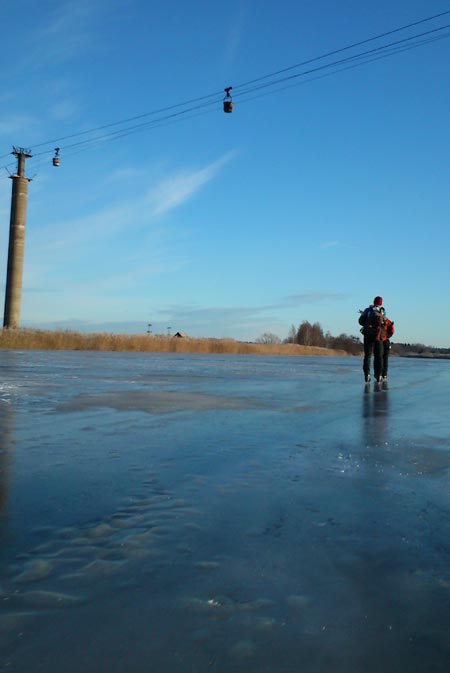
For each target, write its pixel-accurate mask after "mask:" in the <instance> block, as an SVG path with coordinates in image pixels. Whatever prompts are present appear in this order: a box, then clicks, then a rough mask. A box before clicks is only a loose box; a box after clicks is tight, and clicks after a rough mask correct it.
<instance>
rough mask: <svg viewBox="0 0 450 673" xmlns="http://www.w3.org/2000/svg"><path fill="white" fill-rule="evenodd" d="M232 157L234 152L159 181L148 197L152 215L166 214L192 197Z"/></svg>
mask: <svg viewBox="0 0 450 673" xmlns="http://www.w3.org/2000/svg"><path fill="white" fill-rule="evenodd" d="M234 156H235V153H234V152H228V153H227V154H225V156H223V157H222V158H221V159H218V160H217V161H214V162H213V163H212V164H209V165H208V166H205V167H204V168H200V169H197V170H192V171H186V170H185V171H180V172H179V173H178V174H176V175H173V176H172V177H170V178H167V179H165V180H163V181H161V182H160V183H159V184H158V185H156V187H154V188H153V189H152V190H151V191H150V193H149V195H148V201H149V203H150V204H151V208H152V212H153V215H162V214H164V213H167V212H168V211H170V210H172V209H173V208H177V207H178V206H180V205H181V204H182V203H184V202H185V201H187V200H188V199H190V198H191V197H193V196H194V194H196V193H197V192H198V191H200V189H201V188H202V187H204V186H205V185H206V184H207V183H208V182H210V181H211V180H212V179H213V178H215V177H216V175H217V174H218V173H219V172H220V170H221V169H222V168H223V167H224V166H225V164H227V163H228V162H229V161H230V160H231V159H232V158H233V157H234Z"/></svg>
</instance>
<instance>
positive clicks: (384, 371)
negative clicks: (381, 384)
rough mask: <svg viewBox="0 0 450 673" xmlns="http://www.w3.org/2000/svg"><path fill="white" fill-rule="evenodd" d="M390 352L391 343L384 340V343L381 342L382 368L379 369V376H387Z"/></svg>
mask: <svg viewBox="0 0 450 673" xmlns="http://www.w3.org/2000/svg"><path fill="white" fill-rule="evenodd" d="M390 350H391V342H390V341H389V339H386V341H383V366H382V367H381V376H387V375H388V366H389V351H390Z"/></svg>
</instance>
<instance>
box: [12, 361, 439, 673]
mask: <svg viewBox="0 0 450 673" xmlns="http://www.w3.org/2000/svg"><path fill="white" fill-rule="evenodd" d="M449 367H450V363H449V362H448V361H429V360H426V361H425V360H408V359H400V358H392V359H391V362H390V380H389V385H388V387H387V388H386V387H381V389H378V388H377V387H376V386H374V385H373V384H371V385H370V386H368V387H367V386H365V385H364V381H363V373H362V361H361V359H360V358H351V357H348V358H345V357H344V358H328V357H324V358H316V357H313V358H306V357H303V358H297V357H295V358H294V357H291V358H285V357H263V356H235V355H230V356H227V355H215V356H212V355H186V354H177V353H172V354H151V353H149V354H136V353H129V354H121V353H95V352H89V353H83V352H31V351H30V352H28V351H25V352H14V351H2V352H0V379H1V385H0V651H1V653H2V654H1V660H0V670H11V671H31V670H33V671H52V670H64V671H65V673H79V671H83V673H91V672H92V673H94V672H95V673H98V671H101V670H105V671H108V673H123V671H132V672H133V673H147V672H148V671H149V670H151V671H152V673H163V672H164V673H180V672H183V673H184V672H185V671H186V672H189V671H193V672H194V671H195V673H202V672H203V671H216V672H217V673H228V672H230V673H241V671H242V673H244V671H245V673H269V672H270V673H286V672H287V671H300V670H301V671H302V673H322V671H323V672H328V671H333V673H348V672H349V671H350V672H355V673H358V672H359V671H364V673H378V672H379V671H383V673H423V671H433V673H441V672H442V673H443V672H444V671H447V668H448V661H449V660H450V644H449V640H448V632H449V626H450V571H449V565H448V558H449V551H450V549H449V542H448V541H449V539H450V534H449V533H450V519H449V501H450V495H449V494H450V490H449V485H450V484H449V482H450V419H449V414H448V390H449V383H450V369H449ZM87 644H88V646H87Z"/></svg>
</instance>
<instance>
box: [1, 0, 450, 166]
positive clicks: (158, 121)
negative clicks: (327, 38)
mask: <svg viewBox="0 0 450 673" xmlns="http://www.w3.org/2000/svg"><path fill="white" fill-rule="evenodd" d="M447 14H450V10H449V11H446V12H441V13H440V14H435V15H433V16H430V17H426V18H424V19H420V20H419V21H415V22H413V23H409V24H407V25H404V26H400V27H398V28H395V29H393V30H390V31H386V32H384V33H380V34H379V35H376V36H373V37H370V38H367V39H365V40H361V41H359V42H355V43H353V44H350V45H347V46H345V47H341V48H340V49H335V50H333V51H330V52H327V53H326V54H321V55H320V56H317V57H314V58H312V59H308V60H307V61H303V62H301V63H297V64H295V65H292V66H289V67H287V68H283V69H281V70H277V71H274V72H272V73H269V74H266V75H263V76H261V77H258V78H255V79H252V80H248V81H247V82H244V83H242V84H239V85H237V86H235V87H233V91H234V96H235V97H236V96H238V97H246V98H244V100H253V99H254V98H257V97H258V95H257V96H252V97H251V98H248V97H247V96H248V94H251V93H253V92H255V91H260V90H261V89H267V88H269V87H275V86H278V85H280V84H282V83H284V82H287V81H290V80H294V79H298V78H300V77H305V76H306V75H310V74H313V73H316V72H319V71H322V70H326V69H329V68H333V67H337V68H338V69H337V70H334V71H333V72H331V73H325V74H324V75H323V76H328V75H330V74H335V73H337V72H340V71H341V70H344V69H348V68H349V67H354V66H352V65H347V67H344V68H341V67H340V66H341V65H344V64H349V63H350V64H351V63H352V62H353V61H359V62H358V63H357V64H356V65H364V64H366V63H370V62H373V61H374V60H378V58H386V57H387V56H390V55H393V54H395V53H400V52H402V51H406V50H408V49H412V48H415V47H418V46H421V45H423V44H428V43H430V42H432V41H435V39H441V38H444V37H448V35H445V36H439V38H438V37H436V36H435V35H434V34H435V33H437V32H439V31H442V30H444V29H446V28H449V27H450V24H447V25H445V26H441V27H438V28H434V29H431V30H429V31H424V32H422V33H419V34H416V35H412V36H409V37H406V38H403V39H401V40H396V41H394V42H390V43H387V44H384V45H381V46H379V47H375V48H373V49H369V50H366V51H363V52H360V53H357V54H353V55H351V56H348V57H345V58H342V59H338V60H336V61H332V62H329V63H326V64H323V65H320V66H317V67H315V68H310V69H308V70H304V71H302V72H300V73H295V74H291V75H288V76H286V77H279V78H277V79H272V80H270V81H269V82H264V83H262V84H258V85H257V86H253V87H252V86H251V85H252V84H257V83H258V82H263V81H264V80H266V79H269V78H271V77H276V75H278V74H282V73H284V72H288V71H291V70H294V69H296V68H299V67H301V66H303V65H306V64H311V63H313V62H317V61H319V60H322V59H324V58H327V57H330V56H332V55H336V54H338V53H341V52H344V51H346V50H350V49H354V48H355V47H357V46H361V45H363V44H367V43H368V42H372V41H374V40H377V39H381V38H383V37H386V36H388V35H392V34H394V33H398V32H400V31H402V30H406V29H408V28H411V27H414V26H417V25H419V24H423V23H425V22H427V21H431V20H433V19H436V18H439V17H442V16H445V15H447ZM428 35H434V38H435V39H434V38H431V39H429V40H421V41H419V40H418V38H421V37H425V36H428ZM413 40H415V42H412V41H413ZM408 42H412V43H411V44H409V45H406V46H405V43H408ZM376 54H377V55H376ZM374 55H376V56H375V57H374V58H372V56H374ZM355 67H356V66H355ZM319 77H320V76H319ZM319 77H317V78H310V79H308V80H304V81H305V82H306V81H311V79H318V78H319ZM298 83H303V82H298ZM246 86H247V87H250V88H247V89H245V88H244V90H243V91H239V90H238V91H237V93H236V89H239V88H241V87H246ZM285 88H290V87H283V88H280V87H279V86H278V88H277V89H276V91H275V92H271V93H276V92H277V91H281V90H283V89H285ZM262 95H265V94H259V96H262ZM219 96H220V97H222V96H223V93H222V92H215V93H211V94H207V95H205V96H198V97H195V98H191V99H189V100H187V101H185V102H182V103H176V104H174V105H170V106H166V107H162V108H159V109H157V110H153V111H150V112H145V113H142V114H139V115H135V116H133V117H129V118H127V119H123V120H119V121H116V122H111V123H109V124H103V125H101V126H97V127H94V128H91V129H87V130H84V131H80V132H78V133H71V134H68V135H65V136H61V137H59V138H55V139H53V140H48V141H45V142H42V143H39V144H37V145H34V147H44V146H46V145H50V144H52V145H54V144H55V143H59V142H60V141H62V140H69V139H72V138H73V139H75V138H80V137H81V136H86V135H88V134H91V135H92V134H93V133H98V132H100V131H103V130H106V129H112V128H113V127H118V126H122V128H118V129H116V130H114V131H109V132H108V133H105V134H101V135H97V136H94V137H93V138H87V139H84V140H79V141H78V142H75V143H70V144H68V145H66V146H64V150H65V151H67V150H70V149H73V148H78V151H81V150H82V149H90V148H91V147H92V146H93V145H97V144H99V143H102V142H106V141H108V140H115V139H118V138H121V137H124V136H127V135H130V134H131V133H135V132H138V131H139V130H142V129H144V128H150V127H151V128H153V127H156V126H161V125H164V123H173V122H174V121H178V120H180V119H181V117H182V116H183V115H186V114H188V113H192V112H194V111H196V110H198V109H199V108H207V107H210V106H212V105H216V104H217V103H218V102H219V101H220V100H221V98H220V99H219ZM201 101H203V102H201ZM242 102H243V101H242ZM193 103H201V104H200V105H194V106H192V104H193ZM187 105H189V106H190V107H187V108H186V107H185V106H187ZM177 108H185V109H181V110H178V111H177V112H170V111H172V110H176V109H177ZM164 112H170V114H167V115H163V116H161V117H157V115H159V114H162V113H164ZM203 113H204V112H202V113H200V114H203ZM150 116H153V117H155V119H151V120H148V121H143V122H141V123H139V124H135V125H132V126H125V127H124V124H127V123H129V122H132V121H137V120H139V119H144V118H146V117H150ZM193 116H197V114H192V115H190V117H193ZM190 117H189V118H190ZM78 151H77V153H78ZM52 152H53V149H52V150H43V151H42V152H39V153H37V154H35V155H34V156H35V157H38V156H42V155H46V154H47V155H48V154H50V153H52ZM5 156H8V154H6V155H3V156H2V157H0V158H3V157H5ZM11 165H13V164H8V165H7V166H4V167H3V168H6V169H7V168H8V167H9V166H11Z"/></svg>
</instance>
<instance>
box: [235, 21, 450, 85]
mask: <svg viewBox="0 0 450 673" xmlns="http://www.w3.org/2000/svg"><path fill="white" fill-rule="evenodd" d="M446 14H450V10H448V11H445V12H441V13H440V14H434V15H433V16H427V17H426V18H425V19H420V20H419V21H414V22H413V23H408V24H406V25H404V26H400V27H399V28H394V29H393V30H388V31H386V32H385V33H380V34H379V35H374V36H373V37H368V38H366V39H365V40H360V41H359V42H354V43H353V44H349V45H347V46H346V47H341V48H340V49H334V50H333V51H329V52H327V53H326V54H321V55H320V56H315V57H314V58H310V59H308V60H306V61H302V62H301V63H296V64H295V65H290V66H288V67H287V68H282V69H281V70H276V71H275V72H271V73H269V74H268V75H262V76H261V77H257V78H256V79H251V80H249V81H247V82H242V83H241V84H239V85H237V86H247V85H248V84H254V83H255V82H260V81H262V80H263V79H267V78H268V77H273V76H274V75H280V74H281V73H283V72H288V71H289V70H294V68H300V67H301V66H303V65H309V64H310V63H314V62H316V61H320V60H321V59H323V58H328V57H330V56H335V55H336V54H340V53H342V52H343V51H347V50H348V49H354V48H355V47H361V46H362V45H363V44H367V43H368V42H373V41H374V40H380V39H381V38H382V37H387V36H388V35H393V34H394V33H399V32H400V31H402V30H407V29H408V28H413V27H414V26H418V25H419V24H421V23H426V22H427V21H432V20H433V19H438V18H440V17H441V16H445V15H446Z"/></svg>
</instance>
